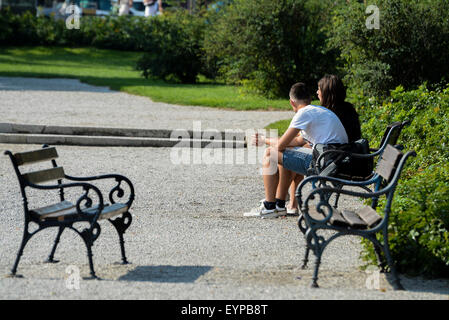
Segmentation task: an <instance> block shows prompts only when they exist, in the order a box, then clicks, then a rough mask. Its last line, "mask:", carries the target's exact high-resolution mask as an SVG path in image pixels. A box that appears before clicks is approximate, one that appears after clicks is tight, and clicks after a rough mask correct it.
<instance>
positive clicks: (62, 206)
mask: <svg viewBox="0 0 449 320" xmlns="http://www.w3.org/2000/svg"><path fill="white" fill-rule="evenodd" d="M73 207H75V205H74V204H73V203H71V202H70V201H62V202H59V203H55V204H52V205H49V206H46V207H42V208H37V209H33V210H30V211H33V212H34V213H36V214H38V215H40V216H41V217H42V216H45V215H48V214H52V213H55V212H59V211H63V210H67V209H71V208H73Z"/></svg>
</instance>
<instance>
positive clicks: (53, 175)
mask: <svg viewBox="0 0 449 320" xmlns="http://www.w3.org/2000/svg"><path fill="white" fill-rule="evenodd" d="M22 177H23V178H24V179H25V180H27V181H28V182H31V183H34V184H38V183H42V182H47V181H52V180H58V179H62V178H64V169H63V168H62V167H56V168H51V169H45V170H39V171H33V172H29V173H25V174H23V175H22Z"/></svg>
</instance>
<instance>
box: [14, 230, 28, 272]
mask: <svg viewBox="0 0 449 320" xmlns="http://www.w3.org/2000/svg"><path fill="white" fill-rule="evenodd" d="M31 237H32V234H30V233H29V232H28V229H27V227H25V230H24V232H23V238H22V243H21V244H20V248H19V252H18V253H17V257H16V261H15V262H14V266H13V268H12V270H11V276H12V277H21V276H18V275H16V273H17V267H18V266H19V262H20V258H21V257H22V255H23V250H24V249H25V246H26V244H27V242H28V240H30V239H31Z"/></svg>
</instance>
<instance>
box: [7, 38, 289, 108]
mask: <svg viewBox="0 0 449 320" xmlns="http://www.w3.org/2000/svg"><path fill="white" fill-rule="evenodd" d="M140 55H141V54H140V53H138V52H124V51H115V50H100V49H95V48H61V47H7V48H0V76H8V77H40V78H58V77H61V78H75V79H80V81H82V82H84V83H87V84H91V85H97V86H107V87H109V88H111V89H112V90H119V91H124V92H128V93H131V94H136V95H140V96H145V97H149V98H151V99H152V100H153V101H159V102H166V103H173V104H180V105H193V106H207V107H218V108H230V109H235V110H290V105H289V103H288V100H286V99H285V100H283V99H279V100H268V99H265V98H263V97H260V96H256V95H248V94H245V95H243V94H241V93H240V92H239V89H238V87H235V86H229V85H224V84H215V83H211V81H207V80H203V81H202V82H200V83H198V84H195V85H184V84H170V83H165V82H163V81H160V80H151V79H149V80H147V79H145V78H143V77H142V76H141V75H140V73H139V72H138V71H136V70H135V68H134V67H135V65H136V61H137V60H138V59H139V57H140Z"/></svg>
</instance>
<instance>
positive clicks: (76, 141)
mask: <svg viewBox="0 0 449 320" xmlns="http://www.w3.org/2000/svg"><path fill="white" fill-rule="evenodd" d="M0 143H11V144H49V145H76V146H103V147H104V146H109V147H165V148H171V147H178V148H206V147H207V148H245V147H246V145H245V143H244V142H243V141H223V140H215V141H214V140H200V139H165V138H133V137H113V136H74V135H50V134H16V133H0Z"/></svg>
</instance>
